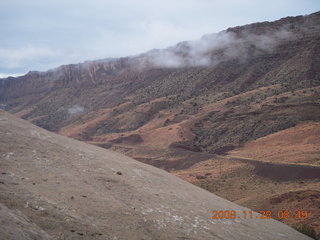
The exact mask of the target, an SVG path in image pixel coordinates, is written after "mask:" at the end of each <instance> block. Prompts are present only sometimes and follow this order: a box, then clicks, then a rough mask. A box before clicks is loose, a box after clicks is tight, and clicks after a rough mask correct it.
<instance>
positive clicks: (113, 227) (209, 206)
mask: <svg viewBox="0 0 320 240" xmlns="http://www.w3.org/2000/svg"><path fill="white" fill-rule="evenodd" d="M0 135H1V138H0V151H1V155H0V156H1V161H0V167H1V179H0V180H1V184H0V204H1V205H0V206H1V208H0V211H1V215H0V219H1V222H2V223H4V224H1V227H0V231H1V236H2V238H4V239H18V238H23V239H51V238H53V239H264V240H265V239H273V240H274V239H284V238H285V239H299V240H300V239H308V237H306V236H304V235H302V234H300V233H298V232H297V231H295V230H293V229H291V228H290V227H288V226H286V225H284V224H282V223H280V222H277V221H274V220H267V219H257V218H255V217H256V216H257V215H256V214H254V218H253V219H251V220H249V219H243V218H237V219H234V220H231V219H228V220H227V219H224V220H211V219H210V218H211V212H212V211H213V210H215V209H216V210H236V211H237V212H238V213H239V214H240V213H241V212H242V211H244V210H245V211H249V209H246V208H243V207H240V206H238V205H236V204H234V203H231V202H229V201H227V200H224V199H222V198H220V197H217V196H215V195H213V194H211V193H209V192H207V191H205V190H203V189H201V188H198V187H196V186H193V185H191V184H189V183H187V182H184V181H182V180H180V179H179V178H176V177H174V176H173V175H171V174H169V173H166V172H165V171H163V170H160V169H157V168H154V167H152V166H149V165H145V164H142V163H139V162H137V161H135V160H133V159H130V158H128V157H125V156H124V155H121V154H119V153H115V152H111V151H108V150H104V149H102V148H98V147H95V146H92V145H88V144H85V143H82V142H79V141H75V140H72V139H69V138H66V137H62V136H58V135H56V134H53V133H50V132H47V131H45V130H43V129H41V128H38V127H36V126H32V125H31V124H30V123H28V122H26V121H24V120H20V119H17V118H15V117H13V116H11V115H9V114H8V113H5V112H3V111H0ZM9 216H10V217H9Z"/></svg>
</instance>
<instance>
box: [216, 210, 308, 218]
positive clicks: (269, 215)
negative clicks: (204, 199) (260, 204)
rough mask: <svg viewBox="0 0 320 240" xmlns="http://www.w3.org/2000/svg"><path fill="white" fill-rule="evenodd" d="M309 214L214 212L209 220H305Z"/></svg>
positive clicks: (305, 212) (300, 211)
mask: <svg viewBox="0 0 320 240" xmlns="http://www.w3.org/2000/svg"><path fill="white" fill-rule="evenodd" d="M308 216H309V213H308V212H307V211H305V210H298V211H294V212H292V211H291V212H290V211H288V210H279V211H277V212H275V213H273V212H272V211H270V210H266V211H264V210H261V211H259V212H258V213H256V212H253V211H250V210H249V211H246V210H244V211H239V210H238V211H236V210H214V211H212V216H211V219H271V218H273V219H279V220H280V219H281V220H285V219H292V218H294V219H306V218H308Z"/></svg>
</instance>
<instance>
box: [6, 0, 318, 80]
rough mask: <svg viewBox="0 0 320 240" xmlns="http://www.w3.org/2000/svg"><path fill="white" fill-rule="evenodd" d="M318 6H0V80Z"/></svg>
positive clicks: (296, 2)
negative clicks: (9, 76)
mask: <svg viewBox="0 0 320 240" xmlns="http://www.w3.org/2000/svg"><path fill="white" fill-rule="evenodd" d="M319 8H320V1H319V0H268V1H261V0H217V1H216V0H0V30H1V34H0V77H4V76H8V75H19V74H25V73H26V72H28V71H30V70H38V71H44V70H48V69H50V68H54V67H57V66H59V65H61V64H67V63H78V62H82V61H85V60H95V59H101V58H109V57H121V56H122V57H124V56H128V55H134V54H138V53H141V52H144V51H147V50H150V49H153V48H164V47H168V46H171V45H174V44H176V43H177V42H180V41H185V40H194V39H198V38H200V37H201V36H202V35H204V34H209V33H215V32H219V31H221V30H224V29H226V28H228V27H233V26H239V25H244V24H249V23H253V22H261V21H273V20H277V19H279V18H282V17H286V16H296V15H305V14H310V13H313V12H316V11H319Z"/></svg>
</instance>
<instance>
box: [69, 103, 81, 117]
mask: <svg viewBox="0 0 320 240" xmlns="http://www.w3.org/2000/svg"><path fill="white" fill-rule="evenodd" d="M82 112H84V107H82V106H78V105H75V106H73V107H71V108H68V113H69V114H70V115H76V114H80V113H82Z"/></svg>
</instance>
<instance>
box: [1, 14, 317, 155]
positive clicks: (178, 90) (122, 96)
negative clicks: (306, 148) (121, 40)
mask: <svg viewBox="0 0 320 240" xmlns="http://www.w3.org/2000/svg"><path fill="white" fill-rule="evenodd" d="M319 23H320V13H319V12H317V13H314V14H311V15H308V16H298V17H287V18H283V19H281V20H279V21H275V22H263V23H256V24H250V25H246V26H242V27H235V28H229V29H227V30H226V31H223V32H220V33H218V34H211V35H206V36H204V37H202V38H201V39H200V40H198V41H194V42H183V43H179V44H177V45H176V46H174V47H170V48H167V49H162V50H152V51H149V52H147V53H144V54H141V55H138V56H133V57H126V58H120V59H107V60H99V61H92V62H85V63H81V64H72V65H65V66H61V67H59V68H57V69H53V70H49V71H47V72H29V73H28V74H26V75H25V76H22V77H18V78H7V79H2V80H0V104H1V105H0V106H2V108H3V109H5V110H7V111H9V112H11V113H15V114H17V115H18V116H21V117H22V118H24V119H27V120H29V121H31V122H33V123H35V124H36V125H38V126H41V127H44V128H46V129H48V130H51V131H56V132H59V131H60V132H61V133H62V134H66V135H69V136H72V137H75V138H78V139H81V140H85V141H92V142H96V143H99V144H107V143H108V144H112V143H113V142H114V141H116V142H118V143H119V140H117V139H118V138H119V137H127V136H130V135H132V134H138V135H141V139H142V141H143V139H144V135H149V136H150V131H152V132H156V131H157V130H159V131H160V129H163V130H165V129H169V128H175V129H179V131H171V132H170V134H169V135H170V136H171V137H168V138H166V140H165V141H164V143H163V144H165V145H167V146H169V145H170V144H172V143H174V142H183V145H186V146H187V147H188V148H192V149H199V150H201V151H207V152H211V153H218V152H219V153H220V152H224V151H225V150H226V149H232V148H235V147H237V146H239V145H241V144H243V143H245V142H247V141H249V140H253V139H256V138H259V137H262V136H266V135H268V134H271V133H274V132H277V131H279V130H283V129H286V128H289V127H292V126H295V125H296V124H298V123H300V122H303V121H310V120H315V121H318V120H320V108H319V98H318V93H319V85H320V72H319V67H318V66H319V62H320V54H319V51H320V50H319V49H320V48H319V43H320V42H319V39H320V35H319V32H320V24H319ZM300 90H302V91H303V93H301V94H300V92H299V91H300ZM298 92H299V94H298ZM166 131H167V130H166ZM168 131H169V130H168ZM178 132H179V133H178ZM173 136H174V137H173ZM106 146H107V145H106Z"/></svg>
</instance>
